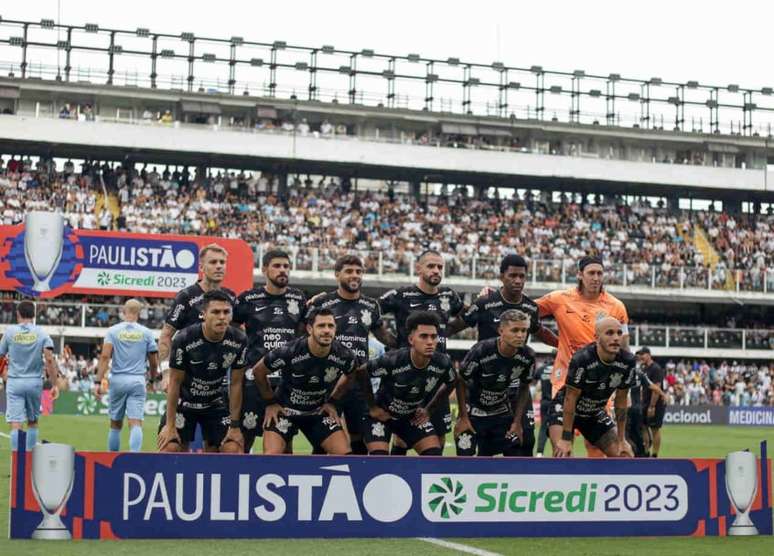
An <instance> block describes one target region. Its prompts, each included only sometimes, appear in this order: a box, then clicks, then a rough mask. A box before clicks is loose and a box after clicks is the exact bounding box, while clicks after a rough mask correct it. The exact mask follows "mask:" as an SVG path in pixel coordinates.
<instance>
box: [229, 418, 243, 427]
mask: <svg viewBox="0 0 774 556" xmlns="http://www.w3.org/2000/svg"><path fill="white" fill-rule="evenodd" d="M240 426H241V425H240V424H239V419H237V420H236V421H234V420H233V419H231V422H230V423H229V424H228V428H230V429H238V428H240Z"/></svg>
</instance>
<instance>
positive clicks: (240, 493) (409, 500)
mask: <svg viewBox="0 0 774 556" xmlns="http://www.w3.org/2000/svg"><path fill="white" fill-rule="evenodd" d="M184 501H185V502H184ZM413 501H414V497H413V494H412V492H411V487H410V486H409V484H408V483H407V482H406V480H405V479H403V478H402V477H399V476H398V475H393V474H389V473H383V474H380V475H376V476H374V477H371V478H370V479H369V480H368V481H367V482H366V483H365V486H364V487H363V488H362V490H360V489H357V488H356V487H355V483H354V482H353V480H352V476H351V475H350V469H349V465H332V466H329V467H321V468H320V473H318V474H304V475H296V474H280V473H264V474H260V475H259V474H247V473H240V474H239V475H238V476H230V475H228V474H220V473H207V474H204V473H196V474H195V477H194V476H188V475H186V474H184V473H154V474H152V475H141V474H140V473H129V472H127V473H124V475H123V492H122V497H121V516H122V519H123V520H124V521H131V520H142V521H148V522H151V521H152V522H154V523H157V522H158V520H159V519H161V520H165V521H173V520H180V521H196V520H199V519H202V520H209V521H264V522H275V521H279V520H283V519H289V520H294V521H302V522H309V521H323V522H324V521H332V520H333V519H337V520H338V519H341V518H342V517H343V518H345V519H346V520H347V521H363V520H365V519H368V518H370V519H373V520H376V521H378V522H381V523H392V522H395V521H398V520H400V519H402V518H404V517H405V516H406V515H408V513H409V511H411V507H412V505H413ZM289 510H290V511H289Z"/></svg>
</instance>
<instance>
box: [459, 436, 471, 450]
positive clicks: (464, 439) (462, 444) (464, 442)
mask: <svg viewBox="0 0 774 556" xmlns="http://www.w3.org/2000/svg"><path fill="white" fill-rule="evenodd" d="M457 446H459V448H460V450H470V449H471V448H472V447H473V435H472V434H470V433H469V432H463V433H462V434H461V435H460V436H459V438H457Z"/></svg>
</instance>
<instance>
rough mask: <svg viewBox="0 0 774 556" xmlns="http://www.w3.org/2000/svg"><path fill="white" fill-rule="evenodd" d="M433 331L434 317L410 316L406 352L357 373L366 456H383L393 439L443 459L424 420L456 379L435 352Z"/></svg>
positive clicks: (436, 322)
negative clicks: (364, 405) (374, 385)
mask: <svg viewBox="0 0 774 556" xmlns="http://www.w3.org/2000/svg"><path fill="white" fill-rule="evenodd" d="M439 327H440V319H439V318H438V313H437V312H434V313H431V312H428V311H419V312H416V311H415V312H413V313H412V314H411V315H409V317H408V318H407V319H406V322H405V330H406V331H407V332H408V344H409V347H407V348H401V349H397V350H393V351H390V352H388V353H386V354H385V355H383V356H382V357H380V358H379V359H372V360H370V361H369V362H368V363H367V364H365V365H361V366H360V367H359V368H358V370H357V373H358V378H359V380H360V384H361V389H362V391H363V392H365V394H366V398H367V400H368V408H369V417H368V424H367V426H366V431H365V439H366V446H367V447H368V453H369V454H370V455H383V456H386V455H387V450H388V449H389V447H390V437H391V436H392V435H393V434H399V435H400V437H401V438H402V439H403V440H404V441H405V442H406V444H407V445H408V446H409V447H410V448H413V449H414V450H415V451H416V452H417V454H419V455H420V456H440V455H441V454H443V446H442V445H441V443H440V441H439V439H438V434H437V433H436V431H435V428H434V427H433V424H432V422H431V420H430V415H432V414H433V413H434V410H435V408H436V407H437V406H439V405H440V404H441V402H442V401H443V400H448V398H449V394H450V393H451V389H452V388H454V384H455V381H456V374H455V372H454V368H453V366H452V362H451V358H450V357H449V356H448V355H447V354H445V353H439V352H437V351H436V346H437V345H438V328H439ZM372 379H378V380H379V389H378V391H377V393H376V396H374V394H373V393H372V392H371V380H372ZM428 396H430V397H429V398H428ZM428 399H429V401H428Z"/></svg>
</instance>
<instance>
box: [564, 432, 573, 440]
mask: <svg viewBox="0 0 774 556" xmlns="http://www.w3.org/2000/svg"><path fill="white" fill-rule="evenodd" d="M572 438H573V435H572V431H562V440H566V441H567V442H570V441H572Z"/></svg>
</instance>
